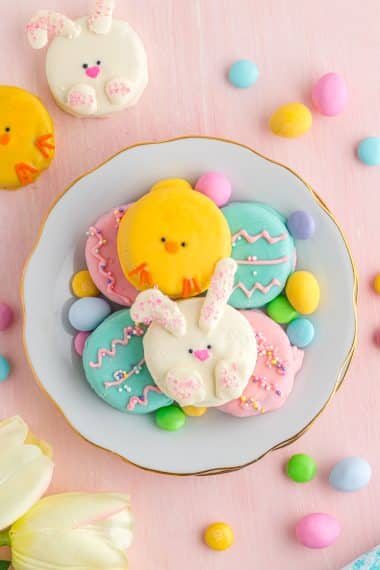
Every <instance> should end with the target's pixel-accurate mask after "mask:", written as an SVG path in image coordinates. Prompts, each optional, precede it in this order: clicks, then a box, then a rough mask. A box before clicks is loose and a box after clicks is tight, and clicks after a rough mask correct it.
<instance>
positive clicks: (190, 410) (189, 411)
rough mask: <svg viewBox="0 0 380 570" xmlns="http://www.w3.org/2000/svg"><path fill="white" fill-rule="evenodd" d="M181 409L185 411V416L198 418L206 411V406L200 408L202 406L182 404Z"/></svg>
mask: <svg viewBox="0 0 380 570" xmlns="http://www.w3.org/2000/svg"><path fill="white" fill-rule="evenodd" d="M182 410H183V411H184V412H185V414H186V415H187V416H191V417H197V418H199V417H200V416H204V415H205V413H206V412H207V408H202V407H199V408H197V407H196V406H184V407H183V408H182Z"/></svg>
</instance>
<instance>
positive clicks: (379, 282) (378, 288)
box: [373, 273, 380, 295]
mask: <svg viewBox="0 0 380 570" xmlns="http://www.w3.org/2000/svg"><path fill="white" fill-rule="evenodd" d="M373 289H374V291H375V293H377V294H378V295H380V273H378V274H377V275H376V277H375V279H374V280H373Z"/></svg>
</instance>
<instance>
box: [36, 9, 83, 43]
mask: <svg viewBox="0 0 380 570" xmlns="http://www.w3.org/2000/svg"><path fill="white" fill-rule="evenodd" d="M80 32H81V28H80V26H78V25H77V24H76V23H75V22H73V21H72V20H70V19H69V18H66V16H64V15H63V14H60V13H59V12H53V11H51V10H40V11H39V12H37V13H36V14H35V15H34V16H33V18H31V19H30V21H29V22H28V23H27V25H26V33H27V37H28V41H29V43H30V45H31V46H32V48H34V49H41V48H43V47H45V46H46V45H47V43H48V41H49V37H53V36H63V37H65V38H69V39H73V38H76V37H77V36H79V34H80Z"/></svg>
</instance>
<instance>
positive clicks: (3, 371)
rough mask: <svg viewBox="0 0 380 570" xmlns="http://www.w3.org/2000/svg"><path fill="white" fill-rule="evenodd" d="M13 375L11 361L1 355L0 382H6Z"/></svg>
mask: <svg viewBox="0 0 380 570" xmlns="http://www.w3.org/2000/svg"><path fill="white" fill-rule="evenodd" d="M10 373H11V365H10V364H9V361H8V360H7V359H6V358H5V356H2V355H1V354H0V382H3V380H6V379H7V378H8V376H9V374H10Z"/></svg>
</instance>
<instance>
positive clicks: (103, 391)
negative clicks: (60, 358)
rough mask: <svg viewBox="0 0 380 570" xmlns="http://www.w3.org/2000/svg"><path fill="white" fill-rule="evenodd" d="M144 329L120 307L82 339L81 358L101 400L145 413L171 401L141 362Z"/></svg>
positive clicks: (124, 408)
mask: <svg viewBox="0 0 380 570" xmlns="http://www.w3.org/2000/svg"><path fill="white" fill-rule="evenodd" d="M145 330H146V329H145V327H141V326H139V325H136V324H135V323H134V322H133V321H132V319H131V316H130V312H129V309H124V310H122V311H118V312H117V313H114V314H113V315H111V316H110V317H108V318H107V319H105V320H104V321H103V322H102V323H101V324H100V325H99V326H98V327H97V328H96V329H95V330H94V332H93V333H92V334H91V335H90V336H89V337H88V339H87V341H86V346H85V349H84V352H83V357H82V358H83V367H84V372H85V375H86V378H87V381H88V383H89V384H90V386H91V388H92V389H93V390H94V391H95V392H96V394H97V395H98V396H99V397H100V398H102V400H104V401H105V402H106V403H107V404H109V405H110V406H113V407H114V408H116V409H117V410H120V411H121V412H127V413H131V414H149V413H150V412H153V411H154V410H157V409H158V408H161V407H162V406H167V405H168V404H171V402H172V400H171V399H170V398H168V397H167V396H166V395H165V394H163V393H162V392H161V390H160V389H159V388H158V387H157V386H156V385H155V383H154V380H153V378H152V377H151V375H150V373H149V371H148V368H147V366H146V364H145V360H144V348H143V337H144V334H145Z"/></svg>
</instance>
